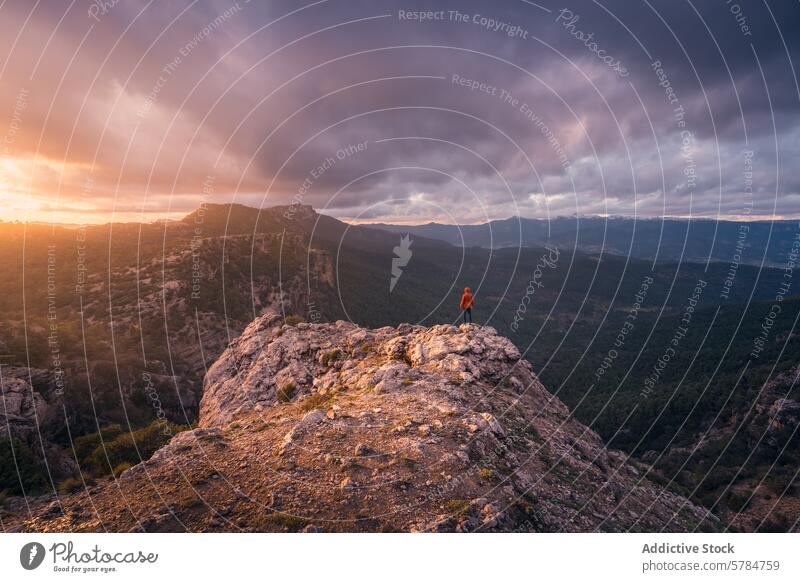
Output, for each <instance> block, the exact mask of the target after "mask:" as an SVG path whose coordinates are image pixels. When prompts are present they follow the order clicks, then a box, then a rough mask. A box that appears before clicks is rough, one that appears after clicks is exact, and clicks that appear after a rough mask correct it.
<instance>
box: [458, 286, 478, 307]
mask: <svg viewBox="0 0 800 582" xmlns="http://www.w3.org/2000/svg"><path fill="white" fill-rule="evenodd" d="M473 305H475V298H474V297H473V296H472V291H470V289H469V287H464V294H463V295H462V296H461V309H467V308H469V307H472V306H473Z"/></svg>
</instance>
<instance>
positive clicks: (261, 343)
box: [11, 314, 720, 532]
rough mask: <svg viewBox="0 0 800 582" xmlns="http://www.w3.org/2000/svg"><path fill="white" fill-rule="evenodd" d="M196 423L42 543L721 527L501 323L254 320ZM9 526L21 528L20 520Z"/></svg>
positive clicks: (87, 494) (214, 377) (63, 517)
mask: <svg viewBox="0 0 800 582" xmlns="http://www.w3.org/2000/svg"><path fill="white" fill-rule="evenodd" d="M199 425H200V426H199V428H197V429H195V430H192V431H186V432H183V433H180V434H178V435H176V436H175V437H174V438H173V439H172V441H171V442H170V443H169V444H168V445H167V446H165V447H163V448H162V449H160V450H159V451H158V452H156V454H155V455H154V456H153V457H152V458H151V459H150V460H148V461H147V462H145V463H141V464H139V465H136V466H134V467H132V468H131V469H128V470H127V471H125V472H124V473H123V474H122V476H121V477H120V478H119V479H118V480H116V482H106V483H101V484H100V485H97V486H93V487H90V488H89V489H88V490H86V491H84V492H81V493H77V494H72V495H70V496H68V497H66V498H61V499H60V502H61V507H63V511H56V512H54V513H53V514H52V515H48V516H46V517H41V516H39V517H34V518H31V519H26V520H22V521H20V522H18V524H19V526H21V527H22V529H28V530H36V531H72V530H82V531H83V530H104V529H106V530H115V531H130V530H145V531H184V530H190V531H208V530H213V531H217V530H234V531H235V530H253V531H287V530H289V531H297V530H303V531H463V532H467V531H629V530H633V531H662V530H663V531H693V530H715V529H717V528H719V527H720V524H719V522H718V521H717V520H716V518H715V517H714V516H712V515H710V514H709V513H708V512H706V511H705V510H703V509H700V508H698V507H696V506H694V505H693V504H692V503H690V502H689V501H688V500H687V499H685V498H683V497H680V496H678V495H676V494H674V493H671V492H668V491H666V490H664V489H662V488H661V487H659V486H657V485H655V484H653V483H652V482H650V481H648V480H647V479H646V478H645V476H644V475H643V474H642V473H641V467H640V466H638V465H637V464H636V463H634V462H632V461H631V460H629V459H627V458H626V456H625V455H624V454H622V453H620V452H618V451H612V450H608V449H607V448H606V447H605V446H604V444H603V442H602V441H601V439H600V438H599V437H598V436H597V434H595V433H594V432H593V431H592V430H591V429H589V428H587V427H586V426H583V425H581V424H580V423H578V422H576V421H575V420H574V419H572V418H571V417H570V414H569V411H568V410H567V408H566V407H565V406H564V404H563V403H561V402H560V401H559V400H558V399H557V398H556V397H555V396H553V395H552V394H550V393H549V392H548V391H547V390H546V389H545V388H544V387H543V386H542V384H541V383H540V382H539V380H538V379H537V377H536V376H535V374H534V373H533V371H532V369H531V366H530V364H529V363H528V362H527V361H526V360H523V359H521V358H520V354H519V352H518V351H517V349H516V348H515V347H514V345H513V344H512V343H511V342H510V341H509V340H508V339H506V338H504V337H502V336H500V335H499V334H497V332H496V331H495V330H494V329H492V328H490V327H479V326H477V325H469V326H461V327H454V326H450V325H439V326H435V327H432V328H425V327H420V326H412V325H407V324H404V325H401V326H399V327H397V328H393V327H384V328H380V329H377V330H368V329H363V328H360V327H358V326H356V325H353V324H350V323H346V322H341V321H340V322H337V323H335V324H306V323H301V324H298V325H296V326H287V325H282V323H281V319H280V318H279V317H277V316H275V315H269V314H268V315H265V316H262V317H260V318H259V319H257V320H256V321H254V322H253V323H252V324H250V325H249V326H248V327H247V329H245V331H244V333H242V335H241V336H240V337H239V338H238V339H236V340H235V341H233V342H232V343H231V345H230V346H229V347H228V348H227V349H226V350H225V352H224V353H223V354H222V356H221V357H220V358H219V359H218V361H217V362H216V363H215V364H214V365H213V366H212V367H211V369H210V370H209V371H208V374H207V375H206V379H205V385H204V394H203V399H202V402H201V409H200V423H199ZM11 523H13V522H11Z"/></svg>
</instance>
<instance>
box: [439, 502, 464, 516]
mask: <svg viewBox="0 0 800 582" xmlns="http://www.w3.org/2000/svg"><path fill="white" fill-rule="evenodd" d="M444 506H445V508H447V512H448V513H449V514H450V515H451V516H452V517H461V516H462V515H465V514H466V513H467V511H468V510H469V501H467V500H466V499H451V500H449V501H448V502H447V503H445V504H444Z"/></svg>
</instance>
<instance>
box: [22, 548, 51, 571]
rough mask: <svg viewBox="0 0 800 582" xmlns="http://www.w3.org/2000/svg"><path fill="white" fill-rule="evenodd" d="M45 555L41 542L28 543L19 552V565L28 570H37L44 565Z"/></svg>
mask: <svg viewBox="0 0 800 582" xmlns="http://www.w3.org/2000/svg"><path fill="white" fill-rule="evenodd" d="M44 554H45V551H44V546H43V545H42V544H40V543H39V542H30V543H27V544H25V545H24V546H22V549H21V550H20V552H19V563H20V564H22V567H23V568H25V569H26V570H35V569H36V568H38V567H39V566H41V565H42V562H43V561H44Z"/></svg>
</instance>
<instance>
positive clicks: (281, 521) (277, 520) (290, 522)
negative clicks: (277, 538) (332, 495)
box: [266, 513, 308, 532]
mask: <svg viewBox="0 0 800 582" xmlns="http://www.w3.org/2000/svg"><path fill="white" fill-rule="evenodd" d="M266 520H267V522H268V523H272V524H275V525H277V526H282V527H285V528H287V529H288V530H289V531H292V532H294V531H298V530H299V529H300V528H302V527H305V526H306V525H308V519H306V518H305V517H298V516H295V515H288V514H286V513H271V514H270V515H268V516H267V518H266Z"/></svg>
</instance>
